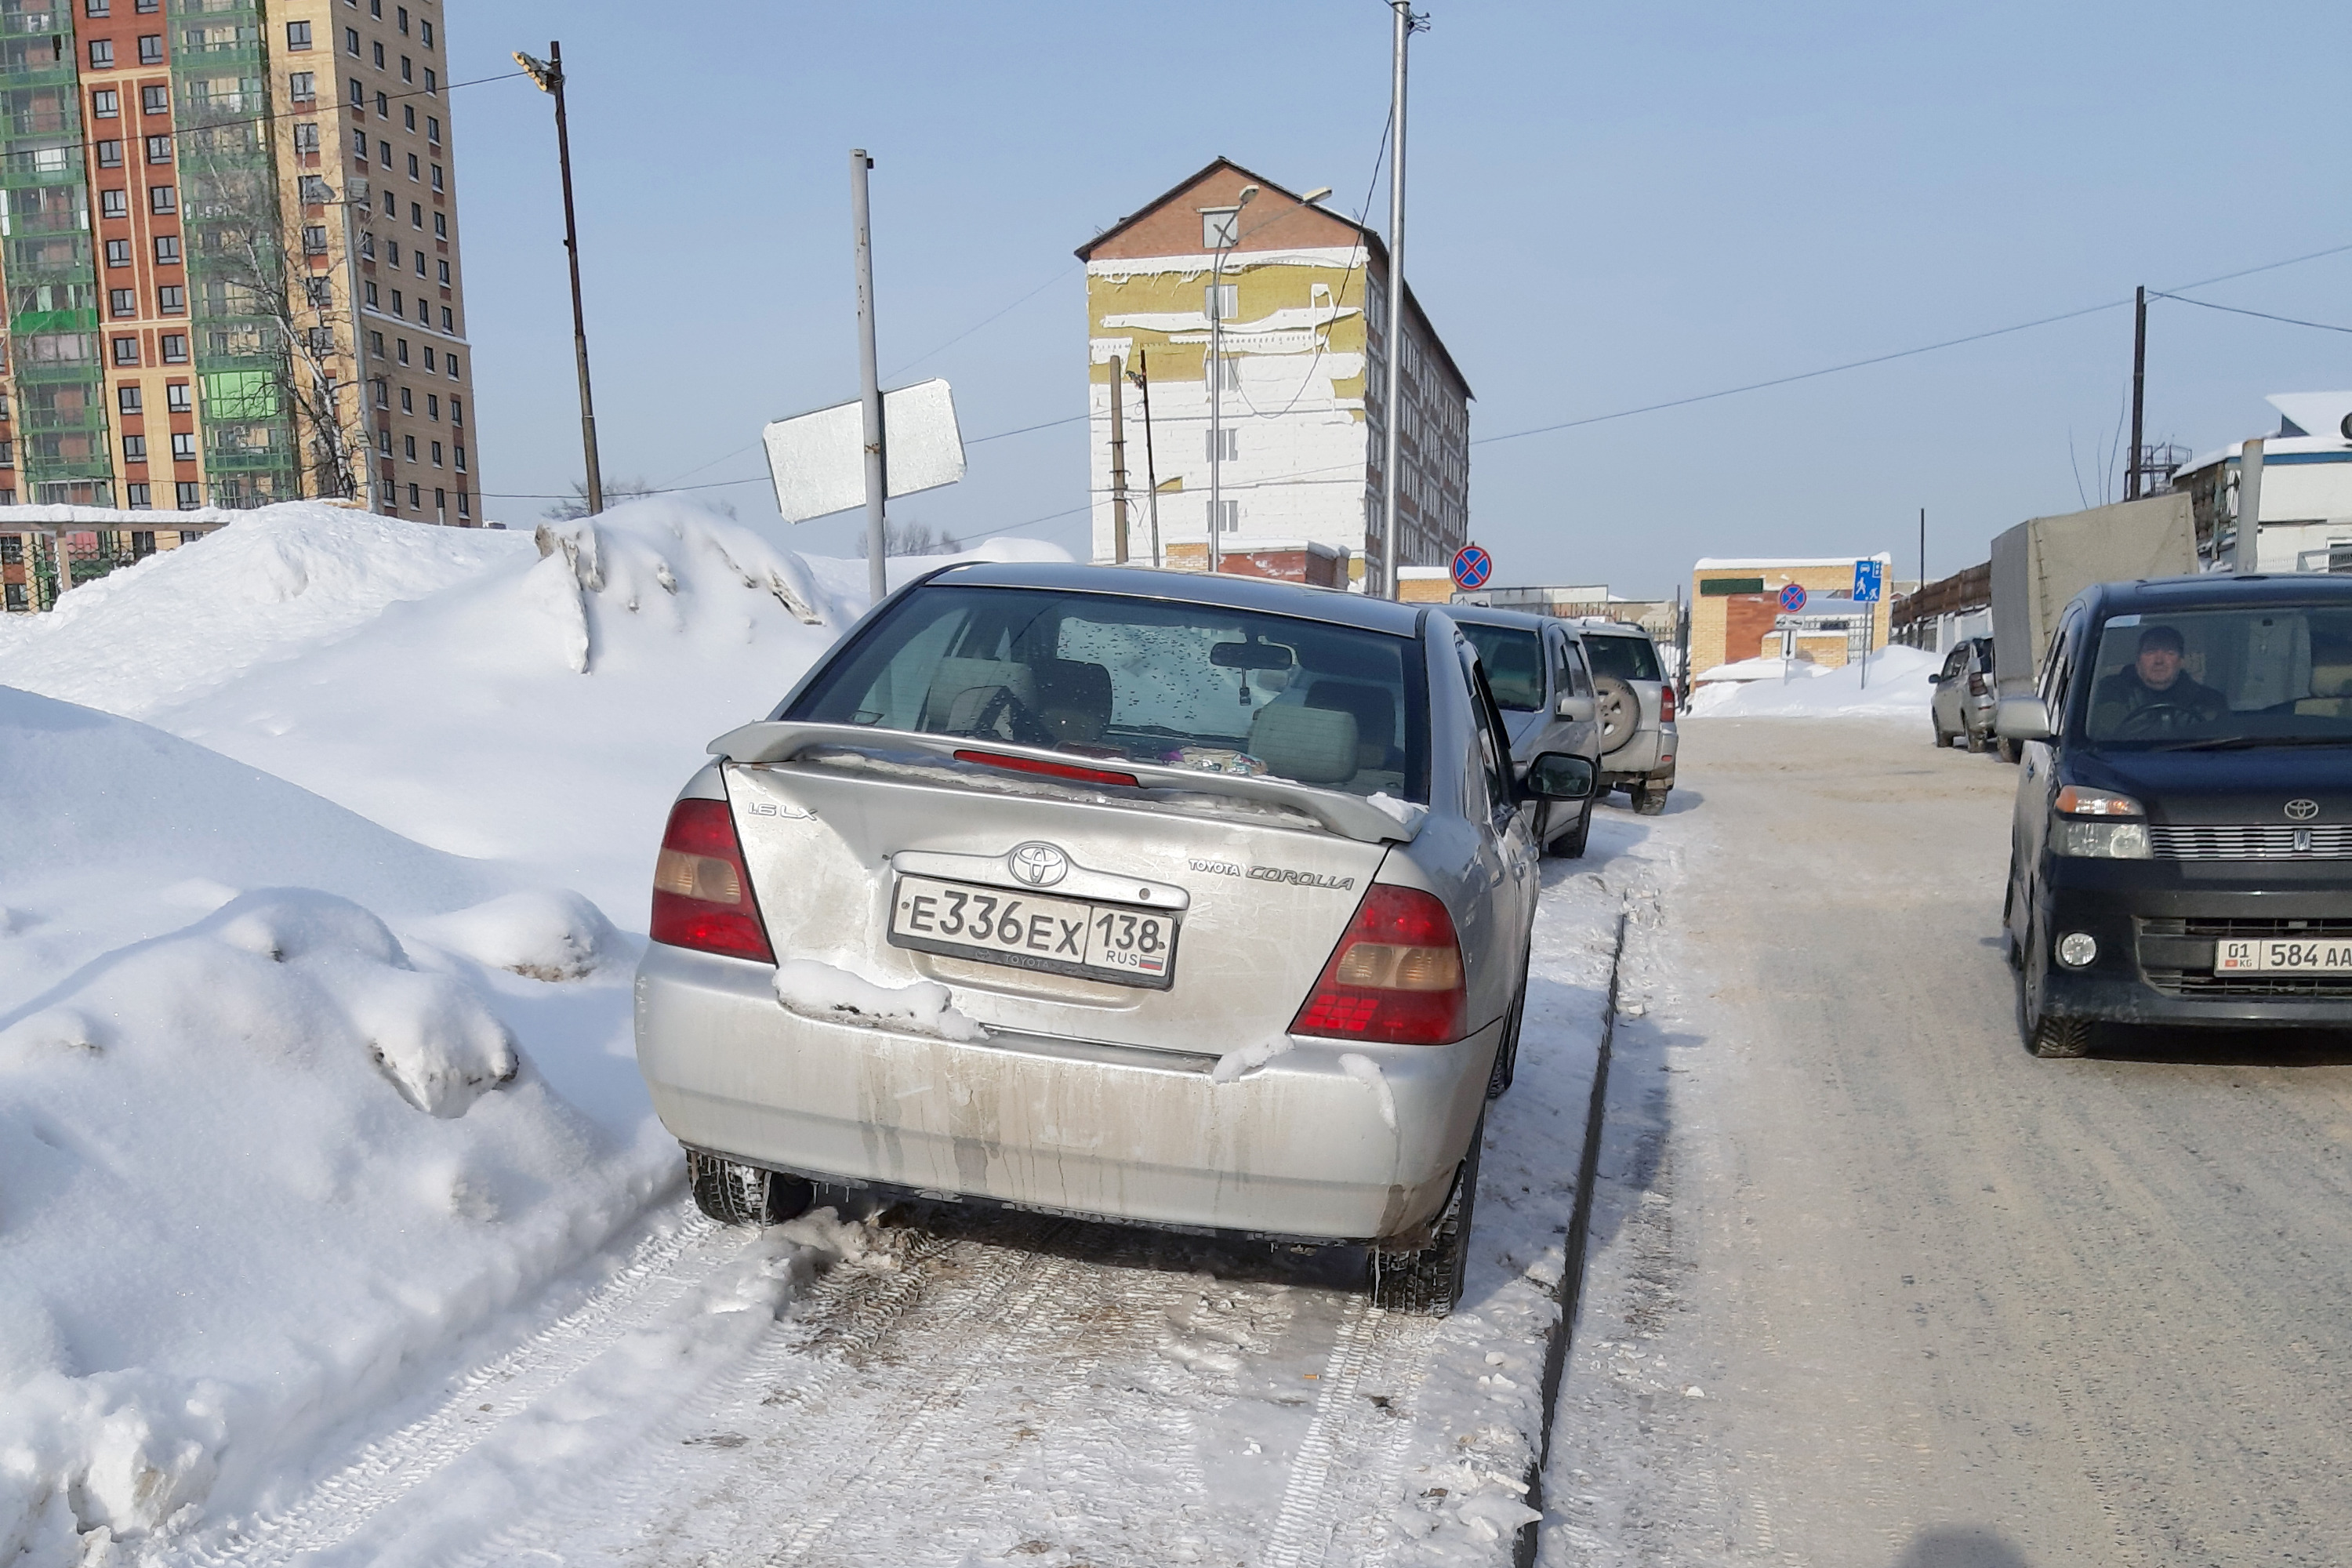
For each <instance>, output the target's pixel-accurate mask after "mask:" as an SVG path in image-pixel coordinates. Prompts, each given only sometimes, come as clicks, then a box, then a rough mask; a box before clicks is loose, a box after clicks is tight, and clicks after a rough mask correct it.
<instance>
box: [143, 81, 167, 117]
mask: <svg viewBox="0 0 2352 1568" xmlns="http://www.w3.org/2000/svg"><path fill="white" fill-rule="evenodd" d="M139 111H140V112H141V113H142V114H144V115H147V116H149V117H151V118H152V117H153V116H155V115H159V114H169V113H171V112H172V89H170V88H168V87H142V88H141V89H139Z"/></svg>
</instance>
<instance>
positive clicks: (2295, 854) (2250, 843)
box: [2147, 823, 2352, 860]
mask: <svg viewBox="0 0 2352 1568" xmlns="http://www.w3.org/2000/svg"><path fill="white" fill-rule="evenodd" d="M2147 847H2148V852H2149V853H2150V854H2151V855H2153V856H2154V857H2155V858H2157V859H2158V860H2347V859H2352V824H2346V823H2336V824H2331V825H2329V826H2313V827H2295V826H2288V825H2285V824H2279V825H2275V826H2273V825H2268V824H2265V825H2261V826H2256V825H2253V824H2251V823H2250V824H2246V825H2243V826H2239V825H2236V824H2214V825H2210V826H2207V825H2199V826H2183V825H2181V824H2178V823H2151V824H2149V825H2148V829H2147Z"/></svg>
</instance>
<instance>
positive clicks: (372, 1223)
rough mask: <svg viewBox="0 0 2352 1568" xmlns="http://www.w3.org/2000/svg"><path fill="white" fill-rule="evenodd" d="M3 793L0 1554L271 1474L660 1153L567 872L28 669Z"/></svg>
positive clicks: (589, 918)
mask: <svg viewBox="0 0 2352 1568" xmlns="http://www.w3.org/2000/svg"><path fill="white" fill-rule="evenodd" d="M0 821H5V822H6V823H7V824H8V825H9V826H10V828H11V829H12V838H13V841H14V842H15V843H16V846H17V847H18V848H19V850H20V851H21V852H20V853H17V854H14V855H12V856H10V857H9V858H6V859H5V860H0V909H5V910H6V911H7V919H6V920H5V922H0V1250H5V1257H6V1260H7V1261H6V1265H5V1268H0V1562H5V1563H24V1564H27V1565H33V1568H48V1565H51V1564H67V1563H80V1562H83V1561H86V1560H94V1559H90V1558H89V1557H88V1556H87V1554H88V1553H89V1552H91V1551H93V1550H95V1547H94V1545H93V1543H94V1542H103V1541H105V1540H107V1539H110V1538H121V1539H133V1538H142V1537H146V1536H151V1535H152V1534H154V1533H155V1532H158V1531H166V1532H168V1531H170V1530H172V1529H173V1528H175V1527H180V1526H185V1525H187V1524H189V1523H191V1522H193V1521H194V1520H195V1519H197V1518H198V1517H200V1516H201V1515H203V1514H204V1513H205V1512H206V1511H207V1510H210V1509H212V1508H215V1507H216V1506H219V1505H220V1504H221V1503H222V1502H223V1501H224V1500H226V1502H228V1503H229V1504H230V1505H232V1506H249V1504H250V1501H251V1499H252V1497H253V1496H254V1495H255V1492H256V1489H257V1488H259V1487H262V1486H265V1485H266V1484H268V1482H270V1481H271V1480H272V1479H275V1478H276V1477H278V1475H281V1474H282V1473H283V1472H284V1470H285V1469H286V1468H289V1466H291V1467H293V1468H299V1467H300V1465H301V1463H302V1462H303V1461H304V1460H305V1459H306V1458H307V1457H308V1455H307V1447H308V1445H310V1443H312V1442H313V1441H314V1440H315V1439H316V1438H317V1437H318V1436H320V1434H321V1433H323V1432H324V1431H325V1430H327V1429H328V1428H329V1427H331V1426H333V1425H335V1424H336V1423H337V1422H339V1421H341V1420H343V1419H346V1418H348V1417H349V1416H350V1415H352V1414H353V1413H354V1412H355V1411H357V1410H361V1409H363V1408H366V1407H368V1406H370V1405H373V1403H375V1402H376V1401H378V1400H380V1399H382V1398H383V1397H385V1396H386V1394H388V1393H389V1392H391V1391H394V1390H396V1389H397V1388H398V1387H399V1386H400V1384H401V1380H402V1379H403V1377H404V1375H413V1373H412V1372H411V1370H410V1363H412V1361H413V1360H414V1358H415V1357H416V1356H417V1355H419V1354H420V1353H423V1352H429V1351H431V1350H432V1349H433V1348H435V1347H436V1346H438V1345H440V1344H442V1343H444V1342H446V1341H447V1340H448V1339H449V1338H450V1337H451V1336H452V1335H454V1334H456V1333H458V1332H461V1331H464V1330H466V1329H467V1328H468V1327H470V1326H472V1325H474V1324H476V1323H478V1322H480V1321H483V1320H484V1319H485V1318H486V1317H487V1316H488V1314H489V1313H491V1312H493V1311H495V1310H499V1309H500V1308H502V1307H504V1306H506V1305H509V1304H510V1303H512V1302H514V1301H516V1300H519V1299H520V1297H522V1296H523V1295H525V1294H526V1293H528V1292H530V1291H531V1290H533V1289H537V1288H538V1286H539V1285H540V1284H541V1283H542V1282H543V1281H544V1280H545V1279H547V1278H548V1277H549V1276H550V1275H551V1273H552V1272H554V1271H555V1270H557V1269H559V1268H563V1267H565V1266H568V1265H569V1264H571V1263H572V1261H573V1260H575V1259H576V1258H579V1257H580V1256H582V1254H583V1252H585V1251H586V1250H588V1249H590V1248H592V1247H595V1246H597V1245H598V1244H600V1243H601V1242H602V1241H603V1240H604V1238H606V1237H609V1236H610V1235H611V1234H612V1233H613V1232H614V1229H615V1228H616V1227H617V1226H620V1225H622V1224H624V1223H625V1222H626V1221H628V1220H629V1219H631V1218H632V1217H633V1216H635V1215H636V1214H638V1213H639V1212H640V1211H641V1210H642V1209H643V1207H644V1205H646V1202H647V1201H648V1200H649V1199H650V1198H651V1197H652V1196H654V1195H655V1194H658V1193H661V1192H664V1191H666V1190H667V1189H668V1188H669V1187H670V1186H671V1185H673V1184H675V1181H676V1179H677V1177H676V1164H677V1158H676V1151H675V1146H674V1145H671V1144H670V1143H669V1142H668V1141H667V1139H666V1138H663V1137H661V1136H660V1135H659V1132H658V1129H657V1127H656V1126H655V1125H654V1124H653V1123H652V1122H651V1121H650V1119H649V1118H648V1117H647V1116H646V1112H645V1109H644V1094H643V1089H642V1087H641V1086H639V1085H637V1084H636V1083H635V1082H634V1081H633V1080H634V1079H635V1069H634V1067H633V1065H632V1063H631V1061H630V1059H629V1057H628V1054H627V1053H628V1049H629V1035H628V983H627V977H626V973H625V965H622V966H614V973H610V974H609V975H608V974H606V973H604V972H603V971H601V970H594V969H593V963H592V960H593V958H594V957H595V956H596V955H597V954H599V953H601V952H604V951H606V950H608V949H610V947H611V946H612V944H613V943H614V942H615V941H617V940H619V939H617V938H616V937H614V934H613V933H612V932H611V931H610V928H609V927H608V926H606V925H605V924H604V922H603V921H602V918H601V917H600V916H597V915H596V914H595V911H594V910H593V909H592V908H589V907H587V906H586V905H585V902H584V900H580V899H579V898H578V897H577V896H576V895H572V894H568V893H563V892H561V891H557V890H550V889H529V888H522V887H518V886H517V883H518V881H519V880H520V879H519V878H518V877H517V876H516V874H515V873H513V872H511V871H509V870H507V869H505V868H499V867H494V866H486V865H480V864H475V863H469V862H466V861H463V860H459V859H457V858H453V857H450V856H447V855H445V854H440V853H437V852H435V851H433V850H430V849H426V848H425V847H421V846H418V845H415V844H413V843H410V842H408V841H406V840H404V839H402V838H400V837H398V836H396V835H394V834H392V833H390V832H388V831H386V830H385V829H383V828H382V827H380V826H376V825H375V824H373V823H370V822H367V821H365V820H363V819H362V818H361V817H358V816H354V815H353V814H352V813H350V812H348V811H345V810H343V809H342V808H341V807H339V806H336V805H331V804H330V803H328V802H327V801H324V800H321V799H320V798H318V797H317V796H315V795H309V794H307V793H306V792H304V791H302V790H299V789H297V788H295V787H294V786H292V785H290V784H286V783H284V782H282V781H280V780H278V779H274V778H271V777H268V775H266V774H263V773H257V772H255V771H254V770H253V769H251V768H248V767H246V766H244V765H242V764H240V763H235V762H231V761H229V760H227V759H226V758H223V757H219V756H216V755H214V754H212V753H210V752H205V751H204V750H203V749H201V748H199V747H196V746H194V745H190V744H188V743H187V742H182V741H178V740H175V739H173V738H172V737H170V736H168V735H164V734H163V733H161V732H159V731H155V730H152V729H150V728H148V727H147V726H144V725H142V724H138V723H135V722H132V721H127V720H122V719H117V718H113V717H110V716H109V715H105V714H101V713H98V712H95V711H93V710H89V709H86V708H78V707H74V706H71V705H68V704H65V703H60V702H56V701H52V700H47V699H45V698H40V697H35V696H31V695H29V694H26V693H23V692H18V691H14V690H10V689H5V688H0ZM404 925H406V926H413V927H414V928H415V929H416V930H419V931H424V932H427V933H429V940H428V941H419V942H414V944H413V945H412V944H411V943H409V942H404V941H403V940H402V938H401V937H400V936H398V935H396V934H395V928H396V927H399V926H404ZM436 943H437V944H440V945H435V944H436ZM491 966H495V968H494V967H491ZM526 966H539V967H543V968H545V969H546V970H547V971H548V972H549V973H564V974H568V975H577V974H581V973H590V974H591V978H588V979H585V980H578V979H574V980H570V981H567V983H565V984H561V985H558V984H546V983H542V982H537V981H531V980H526V979H521V978H518V977H516V976H513V975H508V974H502V973H497V970H498V969H507V968H525V967H526ZM624 1075H625V1079H624ZM99 1531H105V1532H107V1533H106V1534H105V1535H100V1534H99V1533H98V1532H99Z"/></svg>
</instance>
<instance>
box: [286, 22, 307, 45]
mask: <svg viewBox="0 0 2352 1568" xmlns="http://www.w3.org/2000/svg"><path fill="white" fill-rule="evenodd" d="M286 47H288V48H289V49H307V48H309V47H310V23H308V22H289V23H287V24H286Z"/></svg>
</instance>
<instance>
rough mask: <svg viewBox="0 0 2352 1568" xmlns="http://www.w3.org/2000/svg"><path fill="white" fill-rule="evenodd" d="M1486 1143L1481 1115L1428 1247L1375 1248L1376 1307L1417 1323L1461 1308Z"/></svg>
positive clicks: (1373, 1294) (1373, 1280) (1373, 1287)
mask: <svg viewBox="0 0 2352 1568" xmlns="http://www.w3.org/2000/svg"><path fill="white" fill-rule="evenodd" d="M1485 1142H1486V1117H1485V1115H1484V1114H1481V1115H1480V1116H1479V1118H1478V1124H1477V1125H1476V1126H1475V1127H1473V1128H1472V1129H1471V1130H1470V1151H1469V1152H1468V1153H1466V1154H1465V1155H1463V1157H1462V1164H1461V1167H1460V1168H1459V1169H1458V1170H1456V1171H1455V1172H1454V1191H1453V1192H1452V1193H1451V1194H1449V1195H1448V1196H1447V1197H1446V1200H1445V1207H1444V1211H1443V1212H1441V1213H1440V1214H1439V1215H1438V1216H1437V1228H1436V1230H1435V1231H1434V1232H1433V1233H1432V1234H1431V1236H1430V1238H1429V1245H1428V1246H1426V1247H1421V1248H1420V1249H1418V1250H1417V1251H1412V1252H1383V1251H1381V1249H1380V1248H1379V1247H1373V1248H1372V1255H1371V1261H1370V1268H1371V1297H1372V1305H1374V1306H1375V1307H1379V1308H1381V1310H1385V1311H1391V1312H1406V1313H1410V1314H1411V1315H1412V1316H1413V1317H1416V1318H1443V1317H1446V1316H1448V1315H1450V1314H1451V1313H1452V1312H1453V1310H1454V1308H1455V1307H1456V1306H1458V1305H1460V1304H1461V1300H1462V1279H1463V1275H1464V1273H1465V1270H1466V1269H1467V1268H1468V1267H1469V1264H1470V1219H1471V1211H1472V1210H1473V1209H1474V1208H1475V1206H1476V1205H1477V1199H1478V1151H1479V1148H1480V1146H1481V1145H1483V1144H1484V1143H1485Z"/></svg>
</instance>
